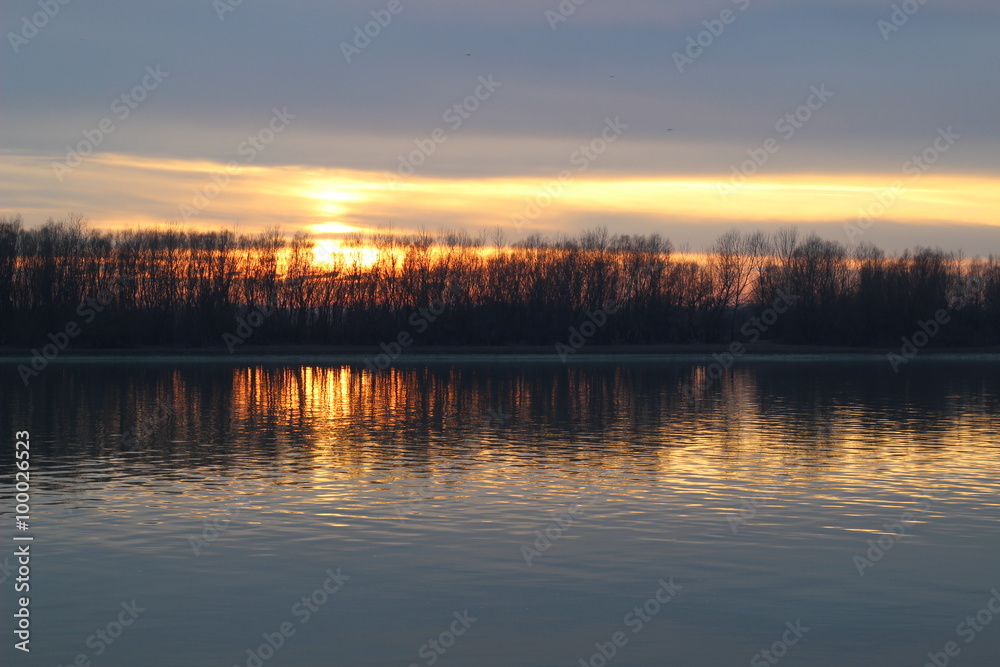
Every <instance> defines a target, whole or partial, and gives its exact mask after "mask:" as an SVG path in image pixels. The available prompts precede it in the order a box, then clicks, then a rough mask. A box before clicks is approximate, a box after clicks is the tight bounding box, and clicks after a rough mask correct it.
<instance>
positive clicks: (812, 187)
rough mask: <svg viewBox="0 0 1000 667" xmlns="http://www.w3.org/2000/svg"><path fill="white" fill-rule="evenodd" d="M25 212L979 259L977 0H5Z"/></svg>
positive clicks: (993, 143)
mask: <svg viewBox="0 0 1000 667" xmlns="http://www.w3.org/2000/svg"><path fill="white" fill-rule="evenodd" d="M2 19H3V32H4V37H5V39H4V41H5V44H4V45H3V48H2V49H0V169H2V180H0V195H2V198H0V212H2V213H3V214H7V215H10V214H21V215H22V217H23V219H24V221H25V223H26V224H27V225H29V226H34V225H39V224H42V223H43V222H44V221H45V220H46V219H47V218H49V217H52V218H56V219H60V218H64V217H66V215H67V213H69V212H76V213H82V214H85V215H86V216H87V217H88V218H89V220H90V224H91V225H92V226H93V227H96V228H102V229H114V228H123V227H130V228H134V227H145V226H157V225H163V224H165V223H171V222H179V223H182V224H185V225H187V226H189V227H191V228H199V229H200V228H210V229H218V228H228V229H236V230H240V231H253V230H258V229H263V228H266V227H272V226H279V227H280V228H281V229H282V230H283V231H285V232H286V233H293V232H296V231H300V230H301V231H310V232H312V233H314V234H315V235H316V236H317V237H318V238H321V239H327V240H336V239H339V238H342V237H343V235H344V234H345V233H349V232H351V231H355V230H365V229H371V228H386V227H392V228H393V229H396V230H400V231H410V230H416V229H420V228H424V229H428V230H431V231H434V230H438V229H467V230H469V231H470V232H471V233H473V234H478V233H481V232H488V233H492V232H493V230H495V229H496V228H497V227H499V228H501V229H502V230H503V231H504V232H505V235H506V236H507V238H509V239H512V240H513V239H517V238H520V237H523V236H525V235H527V234H530V233H533V232H543V233H548V234H554V233H566V234H575V233H576V232H579V231H581V230H584V229H588V228H593V227H595V226H599V225H602V226H606V227H607V228H608V229H609V230H611V231H612V232H614V233H630V234H631V233H642V234H648V233H654V232H656V233H660V234H662V235H663V236H665V237H667V238H669V239H670V240H671V241H672V242H673V243H674V244H675V246H677V247H684V248H689V249H691V250H693V251H697V250H700V249H703V248H705V247H707V246H708V245H709V244H710V243H711V242H712V240H714V239H715V238H716V237H717V236H718V235H719V234H720V233H721V232H723V231H725V230H727V229H731V228H734V227H736V228H745V229H758V228H759V229H764V230H771V229H774V228H777V227H779V226H785V225H789V224H794V225H798V226H799V228H800V231H801V232H810V231H816V232H817V233H818V234H820V235H821V236H822V237H824V238H829V239H835V240H839V241H842V242H843V243H845V244H847V245H849V246H853V245H855V244H857V243H860V242H872V243H875V244H876V245H878V246H880V247H882V248H884V249H886V250H888V251H900V250H902V249H904V248H907V247H915V246H918V245H921V246H940V247H942V248H944V249H946V250H955V251H958V250H961V251H963V252H964V253H965V254H966V255H970V256H971V255H985V254H989V253H996V254H1000V216H998V212H1000V125H998V122H997V119H998V118H1000V40H998V39H997V35H998V34H1000V4H998V3H997V2H996V1H995V0H965V1H961V2H960V1H958V0H924V2H923V4H921V2H920V0H907V1H906V2H897V3H891V2H880V1H876V0H864V1H862V0H812V1H809V2H805V1H793V0H712V1H709V2H704V1H701V2H699V1H695V0H682V1H677V2H664V1H654V0H562V2H560V1H559V0H535V1H529V0H504V1H502V2H501V1H496V2H485V1H480V2H474V1H471V0H463V1H459V0H337V2H331V3H323V2H316V1H308V2H307V1H305V0H285V1H283V2H280V3H279V2H267V1H265V0H214V1H213V0H171V1H170V2H157V3H151V2H126V1H123V0H118V1H113V0H89V1H87V2H84V1H83V0H6V1H5V2H4V4H3V9H2Z"/></svg>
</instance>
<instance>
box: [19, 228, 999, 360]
mask: <svg viewBox="0 0 1000 667" xmlns="http://www.w3.org/2000/svg"><path fill="white" fill-rule="evenodd" d="M345 245H346V247H347V249H348V250H347V252H342V253H333V254H332V255H331V257H330V260H329V261H328V262H327V261H324V262H323V263H317V262H315V261H314V253H315V250H316V246H315V240H314V239H313V238H312V237H311V236H310V235H308V234H306V233H296V234H294V235H293V236H291V237H288V236H285V235H283V234H282V233H281V232H280V231H279V230H277V229H271V230H268V231H265V232H261V233H255V234H238V233H236V232H233V231H199V230H191V229H184V228H181V227H175V226H168V227H165V228H160V229H132V230H122V231H101V230H95V229H91V228H89V227H88V226H87V224H86V222H85V220H84V219H83V218H82V217H81V216H75V215H74V216H69V218H67V219H66V220H60V221H54V220H49V221H48V222H47V223H46V224H44V225H42V226H40V227H37V228H32V229H28V228H25V227H24V225H23V224H22V221H21V219H20V217H19V216H8V217H0V345H4V346H9V347H16V348H22V349H32V348H35V347H40V346H41V345H44V344H46V343H48V342H49V335H50V334H51V333H53V332H65V331H69V330H70V329H68V328H67V327H68V326H69V325H71V324H72V325H74V328H73V331H74V332H75V333H74V334H73V335H72V336H71V338H72V344H73V345H74V347H102V348H117V347H132V346H137V345H165V346H189V347H207V346H212V347H221V346H222V345H223V337H224V336H225V335H226V334H227V333H232V332H234V331H236V330H237V328H239V327H241V325H243V324H244V323H245V322H246V318H247V317H248V315H251V314H254V313H259V312H266V313H267V317H266V319H264V318H260V317H258V321H257V322H253V323H252V324H253V326H252V332H253V333H252V336H248V337H247V342H249V343H251V344H254V345H266V344H310V345H363V346H366V345H372V346H375V345H378V344H379V343H380V342H383V341H385V342H388V341H392V340H395V339H396V338H397V335H398V334H399V333H400V332H403V331H405V332H408V333H409V334H411V335H412V336H413V339H414V341H415V344H416V345H418V346H420V345H438V346H462V345H478V346H499V345H545V346H550V345H553V344H554V343H557V342H560V341H565V340H566V339H567V336H568V335H569V332H570V331H571V330H572V329H573V328H576V329H577V330H579V327H580V326H581V325H582V324H583V323H585V322H593V321H594V318H593V317H589V315H588V314H591V315H592V314H593V313H594V312H595V311H596V310H597V309H600V308H602V307H604V305H606V304H608V303H611V304H614V308H613V309H612V312H613V314H611V315H609V316H608V317H606V318H603V319H606V321H602V322H601V324H600V326H599V327H598V326H596V325H595V326H594V327H591V329H590V331H588V333H589V335H588V341H589V342H592V343H596V344H605V345H618V344H620V345H629V344H684V343H718V342H728V341H733V340H742V339H744V338H745V331H747V329H746V326H747V324H748V323H752V322H754V321H755V320H754V318H757V317H758V316H760V315H761V313H765V312H766V311H768V309H769V308H770V307H771V305H772V304H774V303H776V302H777V301H779V300H781V299H787V300H788V301H789V303H790V305H789V306H788V307H787V308H783V309H782V311H781V315H780V316H779V317H777V318H776V319H775V321H773V322H769V323H768V326H767V327H765V328H764V329H766V332H765V333H764V334H763V335H762V336H760V337H761V339H762V340H768V341H773V342H778V343H791V344H829V345H846V346H870V347H886V346H898V345H899V341H900V337H901V336H906V335H909V334H912V333H913V332H914V331H915V330H917V327H918V323H919V322H922V321H926V320H927V319H928V318H933V317H934V316H935V313H936V312H938V311H939V310H941V309H945V310H947V311H948V313H949V318H948V323H947V325H946V326H942V327H941V330H940V332H939V333H937V335H935V337H934V340H933V341H932V343H931V345H932V346H991V345H997V344H998V343H1000V258H996V257H993V256H990V257H988V258H985V259H980V258H975V259H967V258H964V257H962V256H961V255H960V254H957V253H954V252H945V251H943V250H941V249H931V248H916V249H914V250H908V251H906V252H904V253H902V254H895V255H887V254H886V253H885V252H883V251H881V250H880V249H878V248H876V247H875V246H873V245H871V244H867V243H866V244H861V245H859V246H856V247H852V248H848V247H846V246H845V245H844V244H841V243H839V242H836V241H830V240H824V239H822V238H820V237H818V236H816V235H810V236H808V237H806V238H800V236H799V234H798V233H797V231H796V230H795V229H794V228H784V229H781V230H779V231H777V232H775V233H773V234H765V233H763V232H761V231H749V232H747V231H741V230H733V231H730V232H727V233H725V234H723V235H722V236H721V237H719V238H718V239H717V240H716V241H715V242H714V243H713V244H712V245H711V247H709V248H708V249H707V250H706V251H705V252H704V253H703V254H701V255H700V256H699V257H698V258H695V259H692V257H691V255H689V254H687V253H679V252H677V250H676V249H675V247H674V246H673V244H672V243H671V242H670V241H669V240H667V239H665V238H663V237H662V236H660V235H657V234H651V235H629V234H612V233H609V232H608V230H607V229H604V228H598V229H594V230H590V231H586V232H584V233H582V234H579V235H577V236H563V235H560V236H554V237H543V236H541V235H537V234H536V235H532V236H530V237H528V238H526V239H523V240H520V241H517V242H508V241H507V240H506V239H505V238H504V235H503V233H502V232H500V231H499V230H498V231H497V232H495V233H493V234H485V233H484V234H481V235H479V236H472V235H471V234H469V233H468V232H464V231H457V232H451V231H441V232H438V233H433V234H432V233H429V232H425V231H422V232H420V233H417V234H397V233H393V232H392V231H391V230H383V231H376V232H371V233H367V234H355V235H353V236H351V237H349V238H348V239H347V240H346V242H345ZM361 258H364V261H359V260H360V259H361ZM445 296H446V297H447V298H445ZM441 304H446V305H445V307H443V308H442V307H441ZM432 306H435V307H437V308H438V310H435V311H433V312H434V313H435V316H434V317H433V319H428V318H423V317H421V316H420V315H419V314H420V313H421V312H425V314H426V312H427V309H428V308H429V307H432ZM772 310H773V309H772ZM415 319H417V320H418V321H423V322H425V323H427V322H430V325H429V326H424V327H418V328H417V329H416V330H415V329H414V325H413V323H414V320H415ZM243 330H244V331H247V329H246V328H245V326H244V327H243ZM760 330H761V328H760V327H758V326H757V325H755V328H754V331H760ZM241 340H242V339H241Z"/></svg>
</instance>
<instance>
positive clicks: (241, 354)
mask: <svg viewBox="0 0 1000 667" xmlns="http://www.w3.org/2000/svg"><path fill="white" fill-rule="evenodd" d="M745 347H746V351H745V352H743V353H742V354H740V355H737V359H739V360H740V361H754V360H758V361H759V360H774V361H777V360H787V361H795V360H798V361H822V360H870V359H879V360H883V361H884V360H885V359H886V355H888V354H889V353H897V354H898V352H899V350H898V348H896V349H888V348H862V347H842V346H824V345H787V344H769V343H757V344H753V345H746V346H745ZM39 352H40V353H41V350H39ZM728 353H729V350H728V344H724V343H716V344H689V345H616V346H602V345H586V346H584V347H582V348H580V349H579V350H577V351H576V352H574V353H572V354H566V355H562V356H561V355H560V354H559V353H558V352H557V351H556V348H555V346H554V345H553V346H533V345H523V346H502V347H499V346H498V347H487V346H468V347H454V346H451V347H439V346H424V347H416V346H414V347H411V348H407V349H405V350H403V351H402V352H401V353H400V354H398V355H397V356H395V357H394V358H392V359H391V362H392V363H393V364H398V363H423V362H428V361H483V360H496V361H532V362H544V361H554V362H557V363H562V362H563V356H565V360H566V361H569V362H572V361H580V360H584V361H601V360H626V359H628V360H635V361H657V360H659V361H670V360H678V361H684V360H687V361H695V362H697V361H702V360H705V361H713V360H716V357H718V356H721V355H728ZM380 355H381V356H382V357H383V361H384V360H385V359H386V358H387V356H388V355H385V353H384V352H383V350H382V349H380V348H379V347H378V346H377V345H371V346H347V345H298V346H297V345H277V346H267V345H245V346H241V347H240V348H238V349H237V350H236V351H235V352H234V353H230V352H229V351H228V350H227V349H226V348H225V347H223V346H220V347H197V348H193V347H175V346H147V347H129V348H77V349H74V348H67V349H65V350H63V351H61V352H60V353H59V354H58V355H56V356H55V357H53V358H50V359H48V361H49V362H50V363H52V362H55V363H59V362H77V363H87V362H90V363H112V362H115V361H165V362H177V363H181V362H199V361H201V362H206V361H218V362H234V363H253V362H271V363H311V362H316V363H328V362H339V363H357V364H366V362H371V363H372V364H377V361H376V360H377V358H378V357H379V356H380ZM32 356H33V352H32V350H24V349H18V348H9V347H7V348H4V347H0V363H24V362H25V361H30V359H31V358H32ZM917 359H924V360H930V359H944V360H956V361H957V360H997V361H1000V346H995V347H985V348H982V347H981V348H940V349H934V348H930V349H925V350H921V351H920V353H919V354H917V355H916V356H915V357H914V360H917Z"/></svg>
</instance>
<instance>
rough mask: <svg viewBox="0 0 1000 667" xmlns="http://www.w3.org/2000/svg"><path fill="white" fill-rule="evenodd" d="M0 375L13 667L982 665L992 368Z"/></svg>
mask: <svg viewBox="0 0 1000 667" xmlns="http://www.w3.org/2000/svg"><path fill="white" fill-rule="evenodd" d="M0 370H2V371H3V375H2V377H3V380H2V381H0V433H3V434H4V438H5V439H7V440H12V438H13V433H14V432H15V431H19V430H29V431H30V432H31V444H32V486H33V492H32V493H33V499H32V513H31V530H30V534H31V535H32V536H34V538H35V539H34V542H33V543H32V553H33V560H32V574H31V577H32V579H31V582H32V589H31V595H32V607H31V611H32V614H33V616H32V619H33V626H32V627H33V634H32V644H31V646H32V652H31V654H30V656H26V655H23V654H21V653H20V652H18V651H15V650H13V648H12V646H11V645H12V643H13V641H12V640H11V635H10V634H9V629H10V625H9V623H7V622H5V624H4V631H5V643H4V647H3V649H2V651H3V654H4V656H5V660H4V664H11V665H14V664H22V665H46V666H50V665H67V664H70V663H71V662H72V661H73V660H74V658H75V657H76V656H77V655H78V654H84V655H85V656H86V658H87V659H89V660H90V661H91V664H93V665H143V666H145V667H157V666H160V665H163V666H164V667H166V666H170V667H176V666H179V665H185V666H193V667H196V666H200V665H218V666H220V667H228V666H231V665H247V663H248V653H247V650H248V649H253V650H256V649H257V647H259V646H260V645H261V644H262V643H263V642H264V641H265V637H264V635H265V634H269V635H271V636H272V639H273V638H274V637H275V636H276V635H274V633H275V632H279V634H280V628H281V625H282V623H288V624H289V625H287V626H286V628H291V629H292V630H294V634H293V635H291V636H290V637H288V638H287V639H284V640H283V641H281V642H275V643H281V647H280V648H279V649H278V650H277V651H276V652H274V653H273V655H271V656H270V657H268V656H267V651H266V650H265V652H264V653H265V655H264V657H265V658H266V660H263V661H262V662H263V664H266V665H289V666H293V665H294V666H313V665H317V666H318V665H353V666H367V665H372V666H374V665H379V666H383V665H400V666H402V667H407V666H409V665H412V664H417V665H429V664H431V661H432V660H433V664H436V665H443V666H447V665H461V666H467V665H480V666H490V665H497V666H500V665H503V666H509V665H524V666H536V665H537V666H550V665H551V666H556V665H566V666H576V665H580V664H581V663H580V661H581V659H583V660H584V661H586V662H585V664H593V665H601V664H602V660H604V658H603V657H602V656H600V653H597V652H598V651H599V648H600V646H599V645H603V646H604V647H605V651H606V652H610V651H611V650H612V648H613V650H614V656H613V657H612V658H611V659H610V660H608V661H607V662H608V664H610V665H622V666H626V665H747V664H752V661H753V660H755V655H758V654H759V652H760V651H762V650H764V649H768V650H776V651H777V652H778V653H782V654H783V655H782V657H781V658H780V662H781V664H783V665H838V666H839V665H846V664H849V665H873V666H875V665H877V666H893V665H901V666H902V665H914V666H918V667H919V666H920V665H923V664H924V663H925V662H927V661H928V656H927V653H928V652H941V651H944V650H945V646H946V644H947V643H948V642H952V641H954V642H956V647H957V648H958V649H959V650H960V653H959V655H958V656H956V657H953V658H951V661H952V664H955V665H968V666H972V665H991V666H993V665H996V664H998V663H997V662H996V660H997V656H1000V617H998V618H996V619H993V618H992V616H993V615H992V613H990V620H989V622H986V623H983V621H984V619H985V618H986V616H985V615H981V616H980V620H979V622H978V627H979V628H980V630H977V631H974V632H973V633H972V638H971V641H967V640H968V639H969V632H970V631H969V630H968V628H969V627H970V626H964V628H965V632H964V633H960V632H961V630H962V628H963V626H960V625H959V624H960V623H962V622H963V619H965V618H966V617H967V616H970V615H972V616H973V617H974V616H975V615H976V614H977V613H978V612H979V611H980V610H981V609H983V608H986V606H987V603H988V602H989V600H990V598H991V596H992V595H993V593H991V590H992V589H995V588H996V589H1000V556H998V555H1000V497H998V493H997V491H998V488H997V487H998V485H997V480H998V478H1000V436H998V425H1000V373H998V371H1000V364H996V363H988V362H962V361H958V360H952V361H949V362H940V363H939V362H924V363H914V364H911V365H910V366H909V367H907V368H904V369H903V371H902V372H901V373H899V374H894V373H893V372H892V369H891V368H890V367H889V366H888V364H887V363H885V361H884V359H883V360H881V361H875V362H860V361H845V360H838V361H833V362H816V361H813V362H809V363H803V362H797V363H783V362H779V361H771V362H760V363H749V364H747V363H744V364H742V365H741V366H739V367H737V368H736V370H734V371H733V372H732V373H727V374H725V375H724V376H723V377H722V378H719V379H714V378H713V377H712V376H711V375H710V373H709V367H708V366H706V365H705V364H704V363H701V362H697V363H694V362H684V361H671V362H654V361H651V360H648V359H646V360H641V361H639V362H636V361H629V360H627V359H618V360H615V361H612V362H592V363H575V364H571V365H566V366H564V365H561V364H551V363H535V362H531V361H529V360H522V361H521V362H519V363H516V364H512V363H503V364H496V363H487V362H478V361H469V362H461V361H447V362H443V363H412V364H409V365H402V366H399V367H396V368H394V369H391V370H389V371H386V372H383V373H376V374H373V373H371V372H368V371H366V370H364V369H363V367H361V366H358V365H354V366H352V365H349V364H325V365H303V364H292V363H281V364H270V365H269V364H246V365H243V364H232V363H212V362H209V361H205V360H202V361H201V362H199V363H197V364H179V363H173V364H171V363H118V364H111V365H93V364H83V365H53V366H51V367H50V368H49V369H48V370H46V372H45V373H43V374H42V375H41V376H40V377H38V378H36V379H35V380H34V381H33V382H32V384H31V386H30V387H28V388H24V387H23V385H22V384H21V383H20V380H19V379H18V378H17V376H16V373H15V372H14V370H13V366H10V365H7V366H0ZM10 450H11V448H10V447H6V446H5V448H4V451H5V458H4V459H3V465H2V467H3V473H4V479H12V477H13V459H12V457H10V456H9V454H8V453H7V452H9V451H10ZM10 490H11V487H10V486H9V485H8V486H6V487H5V489H4V494H3V498H2V501H3V505H2V514H3V519H2V520H3V523H4V534H5V535H7V536H8V537H7V538H5V542H6V543H7V545H8V546H5V547H4V551H3V552H2V554H0V559H2V557H3V556H7V555H8V554H9V553H11V552H12V551H13V549H12V548H10V546H9V545H11V544H13V542H12V541H11V540H10V536H13V534H14V532H15V531H13V530H12V526H13V516H12V515H13V512H12V509H13V500H12V498H11V494H10ZM540 534H541V535H546V534H547V537H545V538H544V539H543V538H542V537H540ZM879 540H881V544H882V545H883V546H882V547H879V546H878V544H879ZM869 541H871V542H869ZM872 545H875V546H872ZM883 547H885V548H883ZM328 571H329V573H328ZM331 574H332V575H336V576H337V580H338V581H340V582H341V585H340V588H339V589H337V590H336V592H335V593H332V594H329V595H327V594H323V595H319V596H316V597H312V596H313V595H314V593H316V592H317V591H318V590H322V586H323V584H324V583H327V586H328V589H333V588H335V587H336V584H335V583H333V582H332V580H331V578H330V576H331ZM0 576H4V575H3V574H2V573H0ZM661 580H662V583H661ZM663 584H667V585H669V586H672V587H673V590H674V591H675V594H674V595H673V597H670V594H664V593H663V590H665V589H663ZM11 585H12V582H11V579H10V578H9V577H7V578H6V580H5V581H4V582H3V584H2V589H3V598H2V610H0V611H2V614H3V617H4V618H6V619H10V618H11V614H12V613H13V611H14V603H13V600H12V597H13V594H12V589H11ZM658 591H660V594H661V599H664V598H670V599H669V602H667V603H665V604H662V605H661V604H660V603H656V604H649V606H647V607H646V609H645V610H642V611H643V612H644V614H645V616H643V615H642V614H637V613H636V612H635V611H634V609H635V608H636V606H640V607H642V606H645V605H646V604H647V602H648V601H649V600H650V599H651V598H652V599H655V597H654V596H655V595H656V594H657V592H658ZM303 596H306V597H307V601H308V602H309V603H310V604H312V605H314V609H313V610H310V611H309V613H308V615H307V614H306V613H305V612H304V611H303V609H308V607H307V606H305V605H304V603H303V602H302V598H303ZM310 597H312V599H311V600H310V599H309V598H310ZM320 599H322V600H323V602H322V603H321V604H317V602H318V601H319V600H320ZM133 600H135V604H136V606H137V607H139V608H141V609H142V610H143V611H141V612H139V613H138V615H137V618H136V620H135V621H134V622H133V623H132V624H131V625H129V626H128V627H127V628H125V629H124V630H123V632H122V633H121V635H120V636H118V637H117V638H114V639H113V641H112V642H111V643H108V644H104V643H103V642H102V640H100V639H99V638H98V639H93V640H90V645H88V638H90V637H91V636H92V635H94V633H95V632H96V631H97V630H99V629H102V628H104V629H107V628H108V625H109V624H112V625H113V624H114V622H115V620H116V619H117V618H118V617H119V614H120V612H122V603H123V602H124V603H131V602H132V601H133ZM297 604H298V605H299V606H298V607H296V605H297ZM993 604H994V607H995V608H998V609H1000V601H998V602H994V603H993ZM652 609H655V613H650V612H649V610H652ZM630 613H631V616H630V615H629V614H630ZM456 614H458V617H456ZM998 616H1000V614H998ZM456 618H464V619H465V621H464V624H463V622H460V621H456ZM643 618H644V619H645V620H641V622H640V621H637V620H636V619H643ZM471 619H475V620H474V621H472V620H471ZM303 621H305V622H303ZM789 623H790V624H791V626H792V627H798V628H800V629H802V630H801V632H800V633H799V634H801V639H799V638H798V635H796V634H794V633H790V631H789V630H788V628H789V626H788V625H786V624H789ZM796 624H797V625H796ZM805 628H808V630H805ZM115 629H116V628H114V627H112V630H115ZM452 630H456V631H457V630H461V631H462V634H461V635H459V636H453V635H451V634H450V633H451V632H452ZM637 630H638V631H637ZM615 633H622V634H621V635H618V638H619V640H622V639H624V640H625V641H624V642H621V643H623V644H624V645H621V646H617V647H615V646H614V645H613V638H614V637H615ZM95 636H96V635H95ZM789 638H791V639H796V640H797V641H796V642H795V643H794V645H790V646H789V645H787V644H786V645H784V646H782V642H784V640H785V639H789ZM431 639H434V640H435V641H436V642H438V643H437V644H435V645H434V646H433V647H432V646H431V644H429V643H428V642H429V640H431ZM452 639H454V642H453V643H451V640H452ZM609 642H611V643H609ZM445 644H447V646H445ZM595 644H596V645H597V646H595ZM99 647H102V648H103V650H102V651H101V654H100V655H97V652H98V648H99ZM435 647H436V648H435ZM609 647H612V648H609ZM786 651H787V652H786ZM595 653H597V656H596V657H594V658H592V656H593V655H594V654H595ZM761 659H763V658H757V660H758V662H759V660H761ZM250 664H251V665H254V664H256V662H254V660H253V659H250ZM759 664H770V663H769V662H767V661H766V660H765V662H763V663H759Z"/></svg>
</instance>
